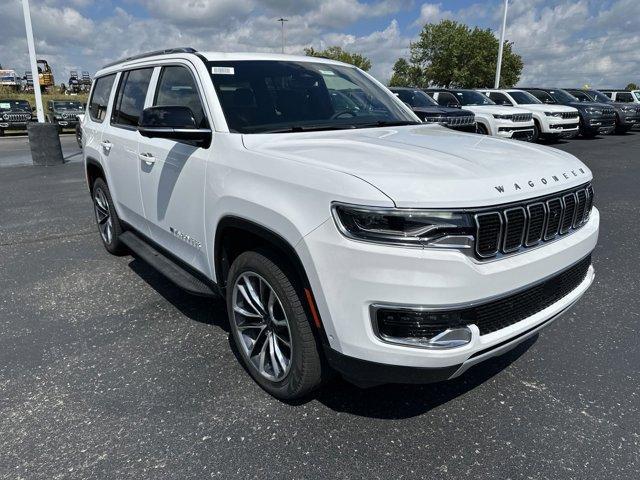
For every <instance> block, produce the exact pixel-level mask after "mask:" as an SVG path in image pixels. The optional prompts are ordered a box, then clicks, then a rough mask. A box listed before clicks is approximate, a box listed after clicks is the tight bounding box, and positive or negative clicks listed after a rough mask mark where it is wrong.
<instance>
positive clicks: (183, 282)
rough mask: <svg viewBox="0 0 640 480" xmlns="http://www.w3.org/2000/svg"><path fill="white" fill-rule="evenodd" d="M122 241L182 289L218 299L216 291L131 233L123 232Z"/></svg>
mask: <svg viewBox="0 0 640 480" xmlns="http://www.w3.org/2000/svg"><path fill="white" fill-rule="evenodd" d="M120 240H121V241H122V243H124V244H125V245H126V246H127V247H129V249H130V250H131V251H132V252H133V253H134V254H135V255H136V256H137V257H139V258H140V259H141V260H144V261H145V262H146V263H148V264H149V265H151V266H152V267H153V268H155V269H156V270H158V271H159V272H160V273H161V274H163V275H164V276H165V277H167V278H168V279H169V280H171V281H172V282H173V283H175V284H176V285H177V286H179V287H180V288H182V289H184V290H186V291H187V292H189V293H192V294H194V295H200V296H202V297H217V296H218V294H217V293H216V291H215V290H214V289H213V288H212V287H211V286H210V285H207V284H206V283H205V282H203V281H202V280H200V279H199V278H197V277H196V276H195V275H194V274H192V273H190V272H189V271H188V270H186V269H185V268H184V267H182V266H180V265H179V264H178V263H177V262H175V261H174V260H172V259H171V258H169V257H168V256H166V255H164V254H162V253H161V252H159V251H158V250H156V249H155V248H154V247H152V246H151V245H150V244H149V243H148V242H146V241H145V240H143V239H142V238H140V237H139V236H138V235H136V234H135V233H133V232H131V231H126V232H123V233H122V234H121V235H120Z"/></svg>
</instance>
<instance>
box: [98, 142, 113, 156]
mask: <svg viewBox="0 0 640 480" xmlns="http://www.w3.org/2000/svg"><path fill="white" fill-rule="evenodd" d="M100 145H102V149H103V150H104V151H105V152H106V153H109V152H110V151H111V147H113V143H111V142H110V141H109V140H105V141H104V142H100Z"/></svg>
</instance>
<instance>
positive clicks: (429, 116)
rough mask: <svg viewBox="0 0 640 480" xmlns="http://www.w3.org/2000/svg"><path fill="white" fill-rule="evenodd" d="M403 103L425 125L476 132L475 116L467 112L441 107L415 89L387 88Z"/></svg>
mask: <svg viewBox="0 0 640 480" xmlns="http://www.w3.org/2000/svg"><path fill="white" fill-rule="evenodd" d="M389 90H391V91H392V92H393V93H395V94H396V96H397V97H398V98H399V99H400V100H402V101H403V102H404V103H406V104H407V105H409V106H410V107H411V110H413V113H415V114H416V115H417V116H418V117H420V120H422V121H423V122H426V123H439V124H440V125H444V126H445V127H449V128H452V129H454V130H462V131H464V132H472V133H475V131H476V119H475V114H474V113H473V112H471V111H469V110H463V109H460V108H454V107H443V106H442V105H439V104H438V102H436V101H435V100H434V99H433V98H431V97H430V96H429V95H427V94H426V93H424V92H423V91H422V90H419V89H417V88H409V87H391V88H389Z"/></svg>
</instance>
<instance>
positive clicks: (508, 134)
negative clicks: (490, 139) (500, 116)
mask: <svg viewBox="0 0 640 480" xmlns="http://www.w3.org/2000/svg"><path fill="white" fill-rule="evenodd" d="M497 135H498V136H499V137H503V138H512V139H514V140H524V141H526V142H530V141H531V140H533V125H530V126H518V125H516V124H512V125H509V126H503V125H500V124H498V132H497Z"/></svg>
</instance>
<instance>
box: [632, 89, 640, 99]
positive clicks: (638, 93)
mask: <svg viewBox="0 0 640 480" xmlns="http://www.w3.org/2000/svg"><path fill="white" fill-rule="evenodd" d="M633 94H634V95H635V96H636V98H637V99H638V101H639V102H640V90H634V91H633Z"/></svg>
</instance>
